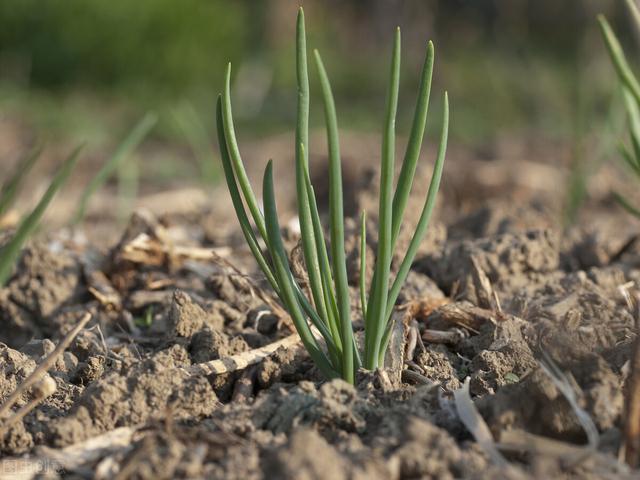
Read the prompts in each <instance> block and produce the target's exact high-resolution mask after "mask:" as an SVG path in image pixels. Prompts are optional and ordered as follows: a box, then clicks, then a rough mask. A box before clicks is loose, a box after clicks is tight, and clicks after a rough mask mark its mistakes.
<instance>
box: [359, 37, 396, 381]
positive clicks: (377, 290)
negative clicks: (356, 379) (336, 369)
mask: <svg viewBox="0 0 640 480" xmlns="http://www.w3.org/2000/svg"><path fill="white" fill-rule="evenodd" d="M399 85H400V29H399V28H398V29H397V30H396V35H395V39H394V45H393V54H392V59H391V78H390V83H389V94H388V97H387V110H386V115H385V121H384V131H383V135H382V161H381V168H380V204H379V213H378V222H379V224H380V225H379V230H378V232H379V233H378V251H377V255H376V266H375V273H374V277H373V282H374V283H373V288H372V292H371V294H370V296H369V305H368V306H367V314H368V315H367V318H366V321H365V332H366V333H365V336H366V339H367V342H366V343H367V344H366V347H365V348H366V350H365V367H366V368H368V369H369V370H375V369H376V368H377V367H378V357H379V353H380V342H381V341H382V337H383V335H384V325H385V312H386V310H387V295H388V288H389V273H390V269H391V247H392V241H393V234H392V231H391V226H392V220H393V211H392V203H393V197H392V194H393V192H392V190H393V167H394V157H395V123H396V111H397V108H398V90H399Z"/></svg>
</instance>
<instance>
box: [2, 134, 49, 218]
mask: <svg viewBox="0 0 640 480" xmlns="http://www.w3.org/2000/svg"><path fill="white" fill-rule="evenodd" d="M41 151H42V149H41V148H40V147H38V148H36V149H34V150H33V151H32V152H31V153H29V154H28V155H27V156H26V157H24V158H23V159H22V160H20V161H19V162H18V165H17V166H16V170H15V172H13V175H12V176H11V177H10V178H9V180H8V181H7V182H6V183H5V184H4V185H3V186H2V193H0V218H1V217H2V216H3V215H4V214H5V213H7V210H9V208H11V205H12V204H13V201H14V200H15V198H16V196H17V195H18V192H19V191H20V187H21V186H22V181H23V180H24V179H25V177H26V176H27V175H28V174H29V172H30V171H31V169H32V168H33V166H34V165H35V164H36V161H37V160H38V157H39V156H40V153H41Z"/></svg>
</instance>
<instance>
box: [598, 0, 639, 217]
mask: <svg viewBox="0 0 640 480" xmlns="http://www.w3.org/2000/svg"><path fill="white" fill-rule="evenodd" d="M627 6H628V8H629V9H630V12H631V16H632V17H633V19H634V21H635V23H636V27H637V28H640V12H639V11H638V8H637V7H636V5H635V3H634V2H633V1H631V0H627ZM598 23H599V24H600V30H601V32H602V37H603V38H604V42H605V44H606V46H607V50H608V51H609V56H610V57H611V61H612V63H613V66H614V67H615V70H616V73H617V75H618V78H619V80H620V82H621V83H622V94H623V99H624V107H625V110H626V112H627V119H628V123H629V136H630V139H631V149H629V148H627V147H626V146H625V145H620V148H619V150H620V154H621V156H622V159H623V160H624V162H625V163H626V165H627V167H628V168H629V170H630V171H631V173H632V174H633V175H635V176H636V177H637V179H638V180H640V82H638V79H637V78H636V76H635V75H634V73H633V71H632V70H631V67H630V66H629V63H628V62H627V59H626V57H625V55H624V51H623V50H622V46H621V45H620V42H619V41H618V38H617V37H616V35H615V33H614V32H613V29H612V28H611V26H610V25H609V22H607V19H606V18H605V17H604V16H603V15H598ZM613 195H614V198H615V199H616V201H617V202H618V203H619V204H620V206H622V207H623V208H624V209H625V210H626V211H627V212H629V213H631V214H632V215H634V216H636V217H637V218H640V208H639V207H638V206H634V205H633V203H632V202H631V201H630V200H629V199H628V198H626V197H625V196H624V195H622V194H620V193H618V192H613Z"/></svg>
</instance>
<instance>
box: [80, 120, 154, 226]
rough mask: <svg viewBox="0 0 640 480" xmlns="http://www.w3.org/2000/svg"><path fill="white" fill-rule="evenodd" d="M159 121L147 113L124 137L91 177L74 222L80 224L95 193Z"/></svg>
mask: <svg viewBox="0 0 640 480" xmlns="http://www.w3.org/2000/svg"><path fill="white" fill-rule="evenodd" d="M157 121H158V117H157V115H156V114H154V113H147V114H146V115H145V116H144V117H143V118H142V120H140V121H139V122H138V124H137V125H136V126H135V127H133V129H132V130H131V132H129V135H128V136H127V137H126V138H125V139H124V141H123V142H122V143H121V144H120V146H119V147H118V148H117V149H116V151H115V153H114V154H113V155H112V156H111V157H110V158H109V159H108V160H107V161H106V162H105V164H104V165H103V166H102V168H101V169H100V170H99V171H98V173H96V174H95V176H94V177H93V178H92V179H91V182H89V184H88V185H87V187H86V188H85V190H84V192H83V193H82V197H81V198H80V202H79V205H78V209H77V210H76V213H75V214H74V216H73V220H72V224H73V225H77V224H79V223H80V222H81V221H82V220H83V218H84V216H85V213H86V211H87V206H88V204H89V200H90V198H91V197H92V196H93V194H95V193H96V191H98V189H99V188H100V187H102V186H103V185H104V184H105V183H106V181H107V180H108V179H109V178H110V177H111V175H113V174H114V173H115V172H116V170H117V169H118V167H119V165H120V164H121V163H122V162H123V161H125V159H127V158H128V157H129V156H130V155H131V152H133V151H134V150H135V149H136V148H137V147H138V145H139V144H140V143H141V142H142V140H144V138H145V137H146V136H147V134H148V133H149V132H150V131H151V129H152V128H153V126H154V125H155V124H156V122H157Z"/></svg>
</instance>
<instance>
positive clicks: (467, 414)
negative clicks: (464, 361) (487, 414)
mask: <svg viewBox="0 0 640 480" xmlns="http://www.w3.org/2000/svg"><path fill="white" fill-rule="evenodd" d="M453 398H454V400H455V404H456V410H457V412H458V417H460V421H462V423H463V424H464V426H465V427H467V430H469V432H471V435H473V438H475V439H476V442H478V445H480V447H482V449H483V450H484V451H485V452H486V453H487V455H489V458H491V461H492V462H493V463H494V464H495V465H497V466H500V467H504V466H507V465H508V463H507V461H506V460H505V458H504V457H503V456H502V454H501V453H500V452H499V451H498V449H497V448H496V445H495V443H494V441H493V436H492V435H491V431H490V430H489V427H488V426H487V424H486V423H485V421H484V419H483V418H482V416H480V414H479V413H478V410H477V409H476V406H475V405H474V404H473V401H472V400H471V396H470V395H469V378H468V377H467V379H466V380H465V382H464V385H463V386H462V388H459V389H458V390H454V392H453Z"/></svg>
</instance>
